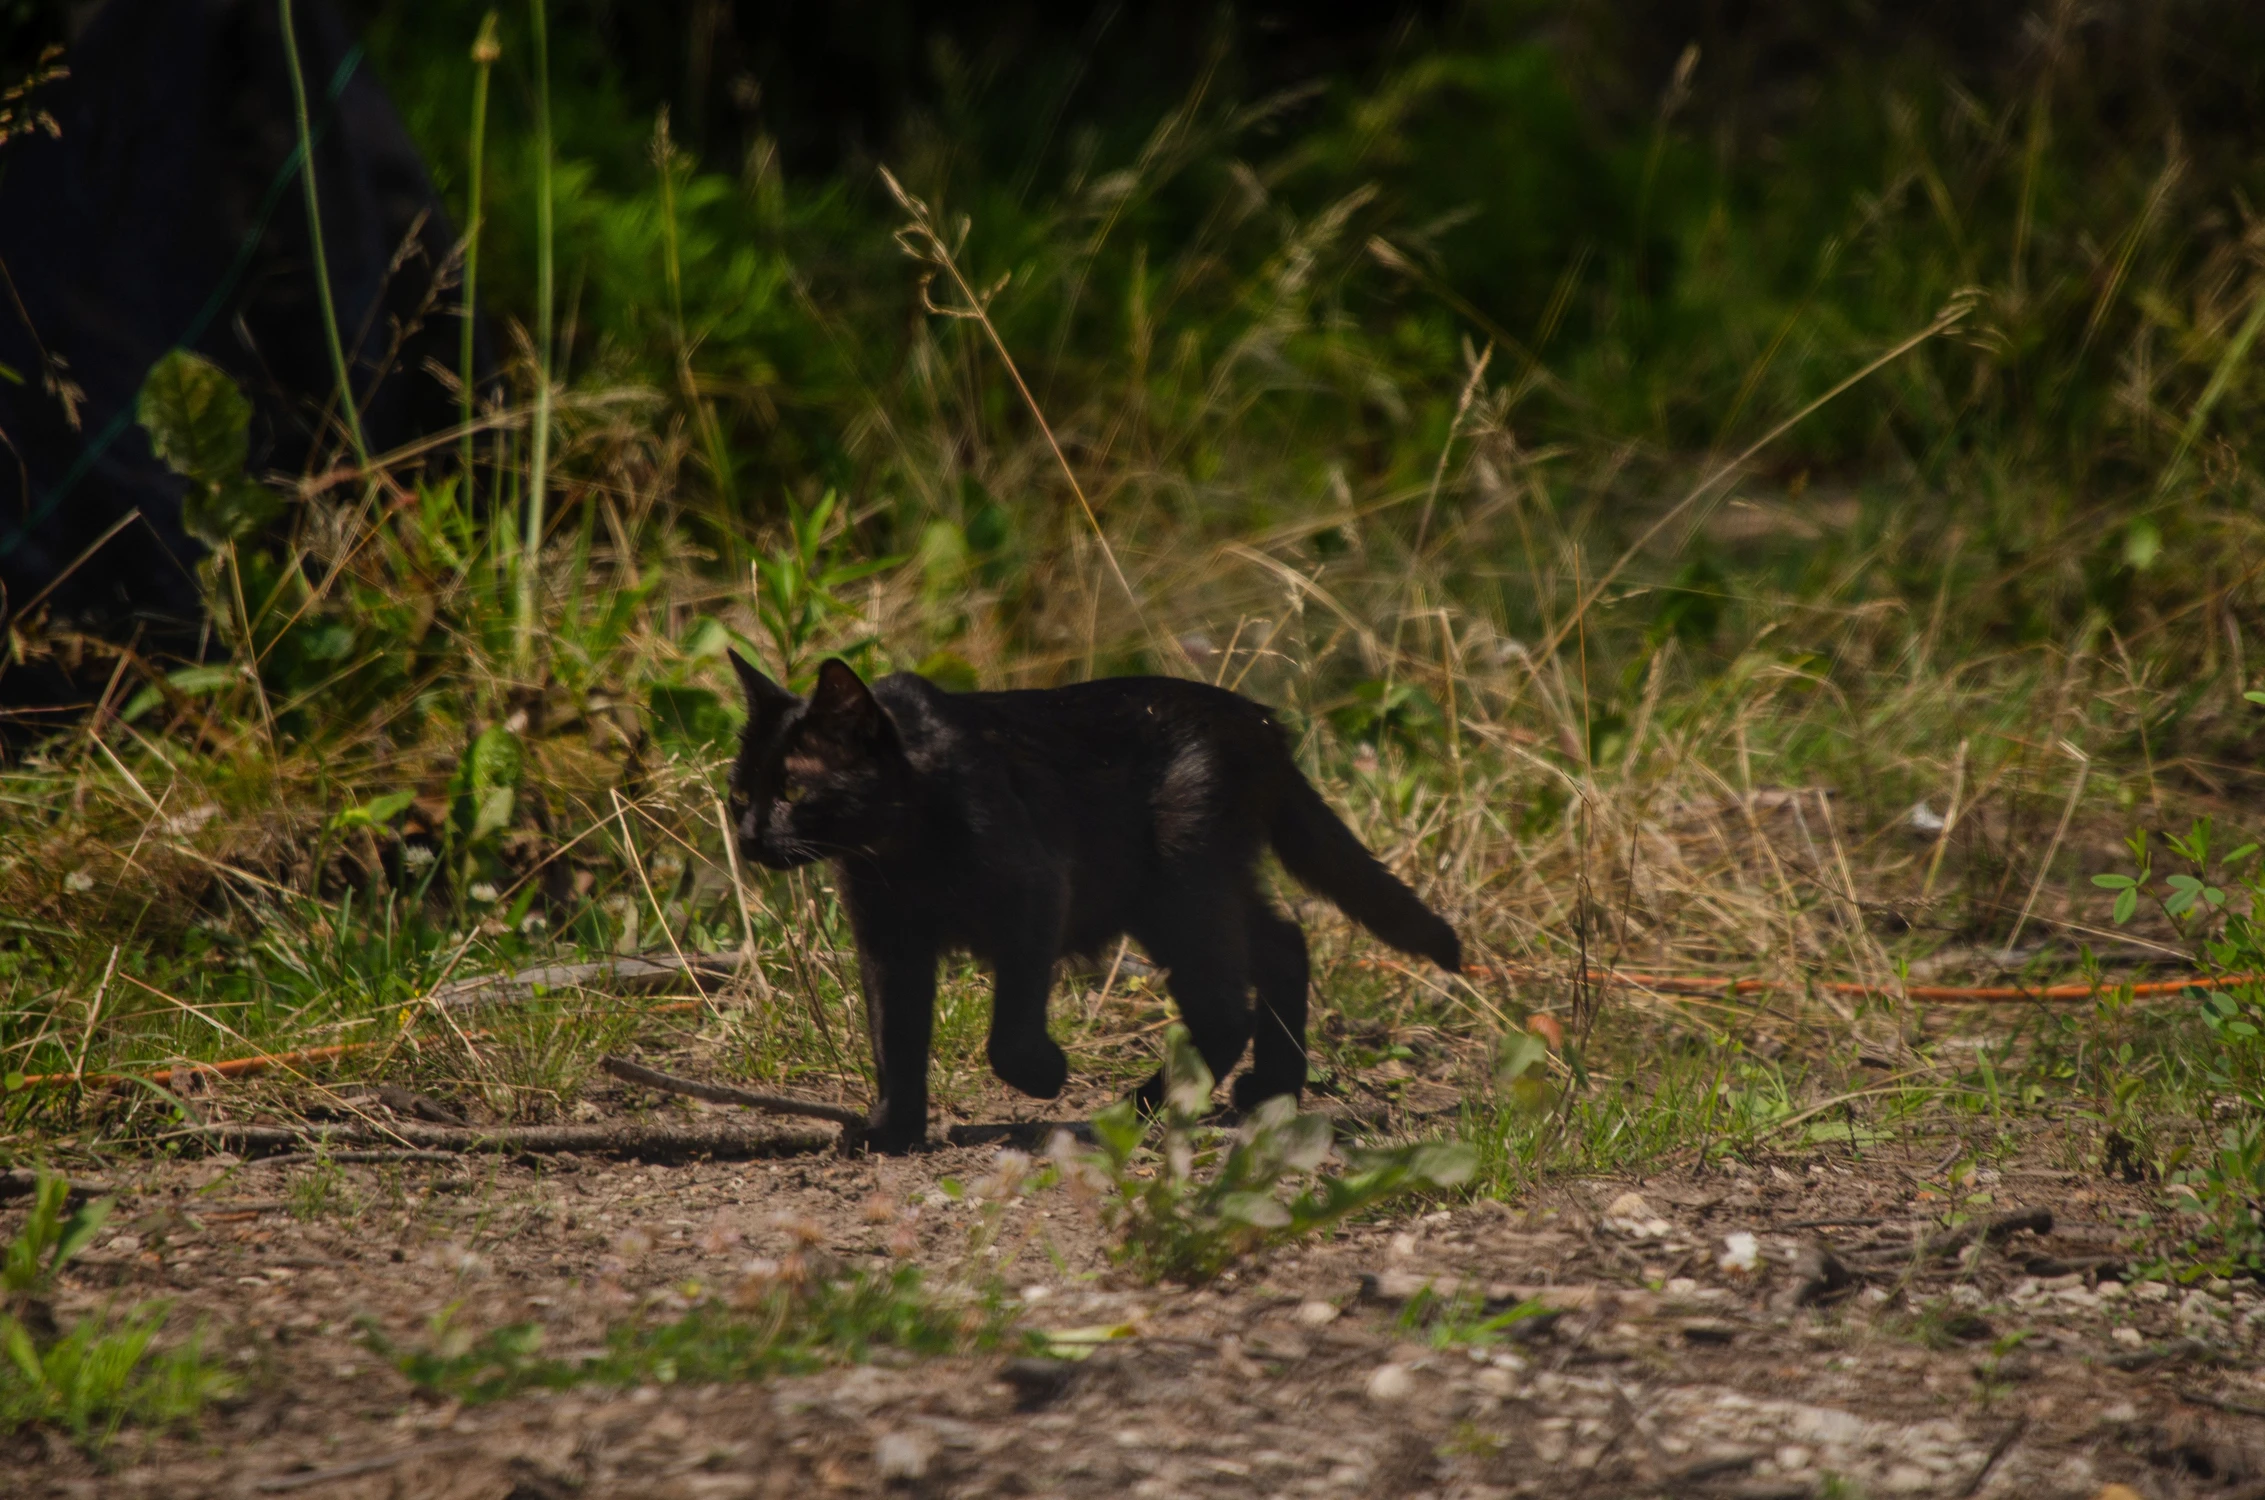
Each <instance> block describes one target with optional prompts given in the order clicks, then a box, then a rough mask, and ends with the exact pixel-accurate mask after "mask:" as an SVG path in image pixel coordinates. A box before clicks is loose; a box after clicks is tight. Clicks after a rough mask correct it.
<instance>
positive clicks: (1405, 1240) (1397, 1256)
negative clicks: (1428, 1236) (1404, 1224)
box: [1387, 1229, 1416, 1260]
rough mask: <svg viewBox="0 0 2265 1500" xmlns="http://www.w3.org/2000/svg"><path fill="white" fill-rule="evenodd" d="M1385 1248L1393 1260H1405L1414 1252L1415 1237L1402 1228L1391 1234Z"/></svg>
mask: <svg viewBox="0 0 2265 1500" xmlns="http://www.w3.org/2000/svg"><path fill="white" fill-rule="evenodd" d="M1387 1248H1388V1250H1389V1251H1390V1253H1391V1256H1392V1258H1393V1259H1394V1260H1406V1259H1407V1258H1408V1257H1409V1256H1411V1255H1413V1254H1415V1253H1416V1237H1415V1236H1414V1235H1412V1234H1410V1233H1408V1232H1407V1231H1406V1230H1405V1229H1403V1230H1401V1231H1400V1232H1399V1233H1398V1234H1396V1235H1394V1236H1392V1243H1391V1245H1390V1246H1388V1247H1387Z"/></svg>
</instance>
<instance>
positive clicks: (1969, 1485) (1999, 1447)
mask: <svg viewBox="0 0 2265 1500" xmlns="http://www.w3.org/2000/svg"><path fill="white" fill-rule="evenodd" d="M2028 1430H2029V1419H2028V1418H2027V1417H2016V1418H2014V1420H2013V1425H2011V1426H2010V1427H2008V1428H2006V1430H2005V1431H2004V1432H2002V1433H2000V1434H1999V1435H1998V1440H1997V1441H1996V1442H1994V1443H1992V1444H1991V1445H1990V1451H1989V1453H1988V1455H1987V1456H1986V1457H1984V1458H1983V1460H1982V1467H1980V1468H1979V1469H1976V1470H1975V1471H1974V1477H1973V1478H1971V1479H1969V1480H1967V1481H1966V1483H1965V1484H1964V1485H1962V1486H1961V1487H1960V1488H1959V1491H1958V1500H1969V1497H1971V1496H1974V1495H1978V1494H1980V1493H1981V1492H1982V1485H1983V1482H1984V1481H1985V1480H1987V1479H1988V1478H1989V1477H1990V1474H1991V1471H1992V1470H1994V1469H1996V1468H1997V1466H1998V1463H1999V1461H2000V1460H2002V1459H2003V1458H2004V1457H2005V1456H2006V1455H2007V1454H2008V1453H2010V1452H2012V1451H2013V1445H2014V1444H2015V1443H2018V1442H2020V1441H2021V1435H2022V1434H2023V1433H2024V1432H2027V1431H2028Z"/></svg>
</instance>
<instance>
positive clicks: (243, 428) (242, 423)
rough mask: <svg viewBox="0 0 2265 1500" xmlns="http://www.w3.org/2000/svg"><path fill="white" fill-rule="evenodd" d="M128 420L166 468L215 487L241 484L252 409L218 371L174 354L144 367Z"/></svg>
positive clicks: (195, 357)
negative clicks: (131, 417) (136, 424)
mask: <svg viewBox="0 0 2265 1500" xmlns="http://www.w3.org/2000/svg"><path fill="white" fill-rule="evenodd" d="M134 415H135V416H136V417H137V418H138V419H139V420H140V422H141V424H142V427H143V428H144V429H145V430H146V431H147V432H148V433H149V445H150V447H151V448H152V449H154V450H155V451H156V453H157V456H158V457H159V458H161V459H163V460H164V461H165V464H166V466H167V467H168V468H170V469H172V470H173V472H174V473H176V474H179V475H181V476H182V477H183V478H186V479H193V480H195V481H197V482H198V483H199V484H204V485H210V486H214V487H218V486H221V485H225V484H228V483H229V482H231V481H233V480H238V479H241V478H243V475H244V460H245V458H246V457H247V455H248V454H249V453H250V451H251V443H250V437H249V433H250V430H251V421H252V404H251V402H249V401H247V400H245V399H244V393H243V392H242V391H239V390H237V389H236V382H235V381H233V380H230V379H229V378H228V376H227V375H226V374H225V373H223V372H222V371H221V369H220V367H219V366H218V365H215V364H214V363H212V361H210V360H208V359H205V358H204V357H203V356H201V355H198V354H193V353H191V352H190V351H189V350H187V349H175V350H173V351H172V352H170V353H168V354H166V355H165V356H164V357H163V358H161V359H159V360H158V362H157V363H156V364H154V365H152V366H150V371H149V376H148V378H147V379H145V380H144V381H143V382H142V392H141V399H140V401H139V402H138V403H137V404H136V407H135V412H134Z"/></svg>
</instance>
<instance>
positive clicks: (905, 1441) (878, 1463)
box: [873, 1432, 936, 1482]
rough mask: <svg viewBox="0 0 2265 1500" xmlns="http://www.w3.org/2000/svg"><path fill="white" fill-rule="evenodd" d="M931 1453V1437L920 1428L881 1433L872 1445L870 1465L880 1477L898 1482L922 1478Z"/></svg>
mask: <svg viewBox="0 0 2265 1500" xmlns="http://www.w3.org/2000/svg"><path fill="white" fill-rule="evenodd" d="M935 1456H936V1445H935V1442H934V1440H933V1439H931V1438H930V1437H929V1436H928V1435H927V1434H926V1433H922V1432H887V1433H883V1434H882V1435H881V1440H880V1441H879V1442H877V1443H875V1444H874V1445H873V1467H874V1468H875V1469H877V1470H879V1471H880V1475H881V1477H882V1478H883V1479H888V1480H896V1481H899V1482H907V1481H911V1480H915V1479H922V1478H925V1477H926V1476H927V1473H928V1461H929V1460H930V1459H931V1458H934V1457H935Z"/></svg>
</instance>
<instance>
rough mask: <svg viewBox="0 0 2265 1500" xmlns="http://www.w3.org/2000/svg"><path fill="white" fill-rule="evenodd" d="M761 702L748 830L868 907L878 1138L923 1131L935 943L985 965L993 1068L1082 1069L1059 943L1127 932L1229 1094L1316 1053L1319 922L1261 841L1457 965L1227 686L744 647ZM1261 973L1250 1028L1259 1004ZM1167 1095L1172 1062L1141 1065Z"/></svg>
mask: <svg viewBox="0 0 2265 1500" xmlns="http://www.w3.org/2000/svg"><path fill="white" fill-rule="evenodd" d="M733 663H734V665H735V666H736V667H737V668H738V671H739V675H740V681H741V683H742V684H743V686H744V687H745V688H746V691H747V700H748V718H747V728H746V730H745V732H744V734H743V737H742V740H741V745H740V754H739V764H738V766H737V768H736V769H735V771H734V773H733V777H732V792H733V797H734V800H735V803H736V811H737V816H738V830H739V843H740V847H741V849H742V850H743V851H744V852H745V853H746V854H747V856H748V857H749V858H751V859H753V860H755V861H756V862H758V863H760V864H763V865H767V866H769V867H770V868H772V869H780V870H784V869H792V868H793V867H795V866H797V865H802V864H808V863H810V862H812V861H814V860H821V859H823V860H830V861H832V863H833V865H834V867H835V869H836V870H838V871H839V872H840V876H841V893H842V896H843V899H844V902H845V904H846V906H847V909H848V912H849V917H850V923H851V925H852V927H853V929H854V930H855V932H856V936H857V948H858V961H859V964H860V967H861V968H862V970H863V979H864V986H865V1005H866V1017H867V1022H868V1024H869V1025H870V1027H871V1029H872V1035H873V1043H874V1054H875V1057H876V1059H877V1061H878V1063H879V1067H880V1078H881V1091H880V1092H881V1097H880V1100H879V1103H878V1104H877V1105H876V1107H875V1109H874V1113H873V1119H872V1124H871V1129H870V1132H869V1139H870V1140H871V1142H872V1143H873V1144H874V1146H875V1147H877V1148H879V1149H883V1150H904V1149H907V1148H909V1147H911V1146H913V1145H915V1144H917V1143H918V1142H919V1141H920V1140H921V1139H922V1138H923V1137H924V1135H925V1134H926V1131H927V1123H928V1043H929V1033H930V1026H931V1023H932V1013H933V1010H934V1005H935V995H936V962H937V959H938V958H939V956H940V955H941V954H942V953H943V952H944V951H945V950H947V949H964V950H966V951H968V952H970V953H973V954H974V955H975V956H976V957H977V958H978V959H981V960H983V961H984V962H986V963H988V964H990V965H991V967H992V969H993V970H994V972H995V973H996V975H997V986H996V990H995V992H994V998H993V1003H992V1011H991V1035H990V1045H989V1049H988V1050H989V1055H990V1060H991V1066H992V1068H993V1069H994V1070H995V1071H996V1072H997V1073H998V1075H999V1077H1001V1078H1002V1079H1004V1080H1005V1081H1006V1082H1008V1083H1009V1084H1012V1085H1013V1086H1014V1087H1015V1088H1018V1089H1020V1090H1022V1091H1023V1092H1024V1093H1026V1094H1031V1095H1035V1096H1036V1097H1038V1098H1041V1099H1051V1098H1053V1097H1054V1096H1055V1095H1057V1094H1059V1093H1060V1092H1061V1090H1062V1085H1063V1084H1064V1083H1065V1082H1066V1081H1067V1080H1068V1077H1069V1063H1068V1060H1067V1059H1066V1058H1065V1057H1064V1056H1063V1055H1062V1049H1061V1048H1060V1047H1058V1046H1056V1045H1055V1044H1054V1041H1053V1039H1052V1038H1051V1037H1049V1036H1048V1035H1047V1034H1046V996H1047V991H1048V990H1049V989H1050V988H1051V987H1052V985H1053V979H1054V967H1055V964H1056V962H1057V961H1058V960H1059V959H1060V958H1061V957H1062V956H1063V955H1064V954H1088V955H1090V954H1095V953H1098V952H1099V951H1100V950H1101V949H1102V948H1103V946H1104V945H1106V944H1107V943H1109V942H1110V941H1111V940H1113V939H1115V938H1116V937H1118V936H1119V935H1121V934H1128V933H1129V934H1130V935H1131V936H1132V938H1133V939H1134V940H1135V941H1136V942H1138V943H1139V944H1140V945H1141V946H1142V947H1143V948H1145V949H1146V950H1147V951H1148V953H1149V955H1150V957H1152V958H1153V959H1154V960H1155V961H1156V962H1157V963H1158V964H1159V965H1160V966H1161V967H1163V968H1164V969H1165V970H1167V971H1168V972H1169V975H1170V984H1171V989H1172V995H1173V998H1174V999H1175V1000H1177V1001H1178V1002H1179V1007H1180V1014H1181V1016H1182V1017H1183V1018H1184V1019H1185V1020H1186V1022H1187V1026H1188V1031H1189V1032H1190V1034H1191V1035H1192V1036H1193V1038H1194V1040H1195V1044H1196V1046H1197V1048H1198V1049H1199V1050H1200V1051H1201V1052H1202V1053H1203V1057H1204V1061H1205V1062H1207V1063H1208V1064H1209V1065H1210V1067H1211V1070H1212V1072H1213V1074H1215V1075H1216V1076H1218V1077H1222V1078H1224V1077H1226V1076H1227V1074H1228V1073H1229V1072H1230V1071H1231V1070H1232V1069H1233V1068H1234V1066H1235V1065H1236V1063H1237V1062H1239V1061H1240V1060H1241V1058H1242V1054H1243V1049H1244V1047H1245V1046H1246V1045H1248V1044H1253V1043H1255V1045H1253V1046H1252V1057H1251V1067H1250V1071H1249V1072H1248V1073H1246V1074H1244V1075H1243V1076H1242V1077H1240V1078H1238V1079H1237V1080H1236V1081H1235V1090H1234V1098H1235V1103H1236V1105H1237V1107H1239V1108H1247V1107H1249V1106H1251V1105H1253V1104H1256V1103H1257V1102H1258V1101H1259V1100H1261V1099H1265V1098H1268V1097H1270V1096H1272V1095H1275V1094H1290V1095H1295V1094H1297V1093H1298V1091H1299V1090H1300V1089H1301V1088H1303V1087H1304V1084H1305V1076H1306V1054H1305V1028H1306V946H1305V936H1304V934H1303V933H1301V932H1300V931H1299V930H1298V926H1297V924H1296V923H1295V922H1292V921H1291V920H1290V919H1289V918H1288V917H1286V916H1284V915H1283V914H1282V913H1281V912H1279V911H1277V910H1276V909H1275V908H1274V906H1273V904H1272V903H1271V902H1270V901H1268V900H1267V898H1266V896H1265V894H1264V892H1263V890H1262V888H1261V886H1260V883H1259V879H1258V857H1259V854H1260V853H1261V851H1262V850H1263V849H1265V848H1266V847H1268V846H1269V845H1271V846H1272V848H1273V849H1274V851H1275V853H1276V854H1277V855H1279V856H1280V858H1281V860H1282V863H1283V865H1284V867H1285V868H1287V869H1288V870H1289V871H1290V873H1291V874H1292V875H1295V876H1296V877H1297V878H1298V879H1299V880H1300V881H1302V882H1303V883H1304V884H1306V885H1308V886H1310V887H1312V888H1313V889H1314V890H1316V891H1318V892H1320V893H1321V894H1322V895H1324V896H1327V897H1328V898H1329V899H1330V900H1332V901H1334V902H1336V903H1337V905H1338V906H1340V907H1342V908H1343V909H1344V911H1345V913H1346V915H1348V916H1350V917H1352V918H1353V919H1354V920H1356V921H1358V922H1360V923H1361V924H1362V925H1363V926H1365V927H1367V928H1368V929H1369V930H1370V931H1371V932H1374V933H1375V934H1376V935H1377V936H1378V937H1380V938H1382V939H1384V941H1386V942H1387V943H1390V944H1391V945H1392V946H1394V947H1395V948H1398V949H1400V950H1402V951H1403V952H1407V953H1413V954H1418V955H1421V956H1422V957H1425V958H1428V959H1430V960H1432V961H1433V962H1434V963H1437V964H1438V965H1440V967H1442V968H1444V969H1447V970H1449V971H1450V972H1453V971H1455V970H1458V969H1460V968H1461V966H1462V945H1461V943H1460V942H1458V941H1457V939H1456V937H1455V932H1454V929H1453V928H1451V927H1449V926H1448V925H1447V923H1446V922H1445V921H1443V920H1442V919H1441V918H1440V917H1439V916H1438V915H1437V914H1435V913H1434V912H1432V911H1431V910H1430V909H1428V908H1427V907H1425V906H1424V904H1423V903H1422V902H1421V901H1419V900H1417V899H1416V895H1415V893H1414V892H1413V891H1410V890H1409V889H1408V888H1407V887H1406V886H1404V885H1402V884H1401V883H1400V882H1399V881H1398V880H1397V879H1395V878H1394V877H1393V875H1392V874H1391V872H1390V871H1388V870H1386V869H1385V868H1384V867H1383V866H1382V865H1380V864H1378V863H1377V862H1376V860H1375V858H1374V857H1373V856H1371V855H1370V854H1369V852H1368V851H1367V850H1366V849H1364V848H1362V847H1361V843H1360V841H1359V840H1358V839H1356V838H1355V837H1354V836H1353V834H1352V831H1351V830H1350V829H1348V828H1346V827H1345V825H1344V824H1343V823H1341V822H1339V821H1338V819H1337V816H1336V814H1334V813H1332V812H1331V811H1330V810H1329V807H1328V804H1327V803H1325V802H1323V801H1322V800H1321V795H1320V794H1319V793H1318V792H1316V791H1315V790H1314V789H1313V787H1312V786H1311V785H1310V784H1308V783H1307V781H1306V779H1305V777H1304V776H1302V775H1300V774H1299V772H1298V768H1297V765H1296V763H1295V762H1294V761H1293V760H1292V759H1291V758H1290V750H1289V745H1288V742H1287V740H1286V738H1285V737H1284V735H1283V733H1282V729H1281V727H1280V726H1279V725H1277V724H1276V723H1275V722H1274V719H1273V717H1272V716H1271V715H1269V714H1268V713H1267V711H1266V710H1265V709H1264V708H1263V707H1261V706H1260V705H1258V704H1256V703H1253V702H1251V701H1250V700H1249V699H1248V698H1244V697H1241V696H1239V695H1237V694H1235V693H1230V692H1228V691H1226V690H1225V689H1222V688H1215V687H1209V686H1206V685H1204V684H1202V683H1197V682H1182V681H1178V680H1176V679H1173V678H1163V677H1123V678H1113V679H1109V680H1105V681H1101V682H1088V683H1083V684H1080V685H1078V686H1075V687H1065V688H1052V689H1047V690H1044V691H1033V692H1016V693H947V692H945V691H944V690H942V689H941V688H938V687H935V686H933V685H931V684H930V683H928V682H925V681H923V680H922V679H920V678H918V677H912V676H905V675H898V676H894V677H884V678H882V679H881V680H880V681H879V682H877V683H875V684H873V685H872V686H871V687H870V688H868V687H867V686H866V684H865V683H864V682H863V681H862V680H860V679H859V677H858V676H857V674H856V673H855V672H853V671H851V670H850V669H849V667H848V666H846V665H844V664H843V663H841V662H839V661H829V662H827V663H826V664H825V665H824V667H822V668H821V669H820V670H819V674H818V683H817V686H816V687H815V688H814V689H813V690H812V692H811V695H810V698H809V700H808V701H807V702H805V701H804V700H802V699H799V698H797V697H795V696H794V695H793V694H791V693H789V692H787V691H786V690H785V689H784V688H781V687H779V686H778V685H777V684H776V683H774V682H772V681H771V680H770V679H769V678H767V677H765V676H764V675H763V674H762V673H761V672H759V671H757V670H756V669H755V668H754V667H752V666H750V665H749V664H748V663H746V662H745V661H742V660H740V659H739V658H738V657H737V656H736V655H735V656H734V657H733ZM1253 991H1255V992H1256V995H1257V1001H1258V1004H1257V1017H1256V1024H1255V1028H1254V1024H1253V1012H1252V1006H1251V1003H1250V997H1251V994H1252V992H1253ZM1141 1096H1142V1097H1143V1099H1144V1101H1145V1102H1147V1103H1149V1104H1150V1105H1153V1104H1154V1103H1156V1102H1157V1100H1158V1099H1159V1098H1160V1097H1161V1081H1160V1079H1154V1078H1152V1079H1150V1080H1149V1081H1148V1082H1147V1083H1145V1084H1143V1085H1142V1086H1141Z"/></svg>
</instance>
